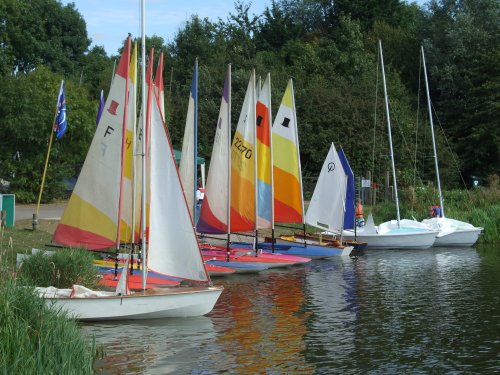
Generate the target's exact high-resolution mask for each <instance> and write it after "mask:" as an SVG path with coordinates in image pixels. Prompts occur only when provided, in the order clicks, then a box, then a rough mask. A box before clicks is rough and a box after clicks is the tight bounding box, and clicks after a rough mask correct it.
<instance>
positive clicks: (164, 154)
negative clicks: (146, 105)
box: [148, 95, 208, 281]
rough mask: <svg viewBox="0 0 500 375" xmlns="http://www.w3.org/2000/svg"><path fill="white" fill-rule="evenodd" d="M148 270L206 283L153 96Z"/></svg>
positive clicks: (184, 202)
mask: <svg viewBox="0 0 500 375" xmlns="http://www.w3.org/2000/svg"><path fill="white" fill-rule="evenodd" d="M150 132H151V133H150V134H151V138H150V152H151V155H150V157H151V161H150V163H151V171H150V174H151V175H150V210H149V251H148V265H149V269H151V270H154V271H156V272H159V273H162V274H166V275H172V276H177V277H182V278H185V279H190V280H199V281H207V280H208V275H207V273H206V271H205V266H204V264H203V260H202V257H201V253H200V250H199V245H198V240H197V238H196V233H195V232H194V229H193V226H192V222H191V218H190V216H189V211H188V208H187V205H186V200H185V199H184V193H183V191H182V187H181V183H180V180H179V173H178V171H177V166H176V164H175V158H174V155H173V150H172V147H171V144H170V139H169V136H168V134H167V130H166V127H165V125H164V123H163V119H162V116H161V114H160V108H159V103H158V98H157V97H156V95H154V100H153V101H152V108H151V129H150Z"/></svg>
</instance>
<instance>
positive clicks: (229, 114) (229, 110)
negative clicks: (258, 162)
mask: <svg viewBox="0 0 500 375" xmlns="http://www.w3.org/2000/svg"><path fill="white" fill-rule="evenodd" d="M227 77H228V78H227V81H228V82H227V86H228V94H227V96H228V106H227V152H228V155H227V156H228V157H227V176H228V179H227V185H228V186H227V190H228V192H227V248H226V260H227V261H228V262H229V259H230V257H231V64H228V66H227Z"/></svg>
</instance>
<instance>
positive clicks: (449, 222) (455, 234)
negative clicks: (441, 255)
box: [422, 217, 483, 246]
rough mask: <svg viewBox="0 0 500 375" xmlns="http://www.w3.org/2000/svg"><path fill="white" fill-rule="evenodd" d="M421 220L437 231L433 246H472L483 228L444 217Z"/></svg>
mask: <svg viewBox="0 0 500 375" xmlns="http://www.w3.org/2000/svg"><path fill="white" fill-rule="evenodd" d="M422 222H423V223H424V224H425V225H427V226H428V227H429V228H432V229H434V230H438V231H439V234H438V235H437V237H436V241H435V242H434V246H473V245H474V244H475V243H476V242H477V240H478V238H479V235H480V234H481V232H482V230H483V228H480V227H475V226H473V225H472V224H469V223H466V222H464V221H459V220H455V219H449V218H446V217H439V218H432V219H425V220H423V221H422Z"/></svg>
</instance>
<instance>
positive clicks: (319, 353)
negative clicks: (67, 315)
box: [83, 246, 500, 374]
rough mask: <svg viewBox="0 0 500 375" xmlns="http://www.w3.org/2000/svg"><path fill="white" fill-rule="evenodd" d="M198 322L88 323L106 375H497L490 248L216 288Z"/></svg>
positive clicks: (310, 269)
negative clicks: (101, 348)
mask: <svg viewBox="0 0 500 375" xmlns="http://www.w3.org/2000/svg"><path fill="white" fill-rule="evenodd" d="M214 283H215V284H222V285H224V287H225V290H224V292H223V294H222V296H221V298H220V300H219V301H218V303H217V305H216V306H215V309H214V310H213V311H212V313H210V314H209V315H208V316H204V317H199V318H189V319H165V320H150V321H135V322H133V321H128V322H123V323H113V324H111V323H106V324H87V325H84V326H83V329H84V331H85V332H86V333H88V334H93V335H95V337H96V340H97V342H98V343H100V344H103V346H104V347H105V350H106V357H105V358H104V359H102V360H100V361H99V362H98V363H97V364H96V370H97V372H99V373H105V374H127V373H130V374H132V373H141V374H219V373H224V374H360V373H362V374H403V373H404V374H410V373H411V374H416V373H417V374H494V373H500V291H499V286H500V247H499V246H478V247H477V248H453V249H451V248H450V249H445V248H433V249H429V250H414V251H411V250H410V251H408V250H405V251H394V250H387V251H383V250H373V251H366V252H365V254H364V255H363V256H361V257H359V258H358V259H357V260H352V259H332V260H316V261H312V262H311V263H310V264H309V265H307V266H299V267H294V268H289V269H283V270H269V271H265V272H262V273H260V274H257V275H241V276H234V275H233V276H230V277H227V278H218V279H214Z"/></svg>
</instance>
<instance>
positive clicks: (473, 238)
mask: <svg viewBox="0 0 500 375" xmlns="http://www.w3.org/2000/svg"><path fill="white" fill-rule="evenodd" d="M481 230H482V229H481V228H477V229H470V230H457V231H455V232H452V233H448V234H444V235H442V236H440V235H438V236H437V237H436V241H435V242H434V246H474V244H475V243H476V242H477V239H478V238H479V235H480V234H481Z"/></svg>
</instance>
